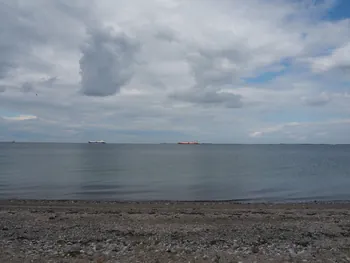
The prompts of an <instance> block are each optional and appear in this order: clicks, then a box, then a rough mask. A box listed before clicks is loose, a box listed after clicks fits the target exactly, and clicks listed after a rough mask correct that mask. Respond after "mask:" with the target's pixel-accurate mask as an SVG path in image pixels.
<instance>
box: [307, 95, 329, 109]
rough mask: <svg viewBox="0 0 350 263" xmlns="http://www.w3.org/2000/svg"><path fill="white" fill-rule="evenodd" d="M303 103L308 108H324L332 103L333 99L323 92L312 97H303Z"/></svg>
mask: <svg viewBox="0 0 350 263" xmlns="http://www.w3.org/2000/svg"><path fill="white" fill-rule="evenodd" d="M302 101H303V103H304V104H306V105H308V106H323V105H326V104H328V103H329V102H330V101H331V97H330V96H329V95H328V94H327V93H325V92H323V93H321V94H319V95H314V96H312V97H302Z"/></svg>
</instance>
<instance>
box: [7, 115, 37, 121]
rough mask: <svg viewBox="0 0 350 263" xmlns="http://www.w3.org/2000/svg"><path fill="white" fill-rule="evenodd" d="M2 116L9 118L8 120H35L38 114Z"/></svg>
mask: <svg viewBox="0 0 350 263" xmlns="http://www.w3.org/2000/svg"><path fill="white" fill-rule="evenodd" d="M2 118H3V119H4V120H8V121H27V120H35V119H37V116H33V115H18V116H14V117H6V116H3V117H2Z"/></svg>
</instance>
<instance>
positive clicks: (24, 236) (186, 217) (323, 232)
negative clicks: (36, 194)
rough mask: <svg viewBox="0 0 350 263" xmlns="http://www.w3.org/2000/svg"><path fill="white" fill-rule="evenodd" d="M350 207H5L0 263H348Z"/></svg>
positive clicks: (25, 203)
mask: <svg viewBox="0 0 350 263" xmlns="http://www.w3.org/2000/svg"><path fill="white" fill-rule="evenodd" d="M349 208H350V204H346V203H343V204H342V203H329V204H326V203H309V204H235V203H231V202H140V203H137V202H129V203H118V202H89V201H85V202H84V201H34V200H2V201H0V262H45V263H46V262H160V263H163V262H350V216H349V215H350V210H349Z"/></svg>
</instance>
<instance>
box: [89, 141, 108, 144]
mask: <svg viewBox="0 0 350 263" xmlns="http://www.w3.org/2000/svg"><path fill="white" fill-rule="evenodd" d="M89 143H102V144H105V143H106V142H105V141H103V140H100V141H89Z"/></svg>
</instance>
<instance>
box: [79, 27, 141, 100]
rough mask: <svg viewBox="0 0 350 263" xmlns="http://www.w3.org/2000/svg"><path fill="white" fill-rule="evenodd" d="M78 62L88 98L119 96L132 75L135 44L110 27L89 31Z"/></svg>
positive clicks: (84, 91)
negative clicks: (117, 94)
mask: <svg viewBox="0 0 350 263" xmlns="http://www.w3.org/2000/svg"><path fill="white" fill-rule="evenodd" d="M88 33H89V39H88V41H87V43H86V45H85V46H84V47H83V48H82V50H81V51H82V54H83V56H82V58H81V59H80V61H79V63H80V69H81V85H82V92H83V94H85V95H88V96H102V97H103V96H110V95H114V94H116V93H118V92H119V91H120V88H121V87H122V86H124V85H126V84H127V83H128V82H129V81H130V79H131V78H132V76H133V64H134V63H135V53H136V52H137V49H138V44H137V43H136V41H134V40H133V39H131V38H130V37H128V36H127V35H126V34H124V33H117V32H115V31H114V30H113V29H111V28H102V29H101V28H97V29H96V28H94V29H90V30H89V32H88Z"/></svg>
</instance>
